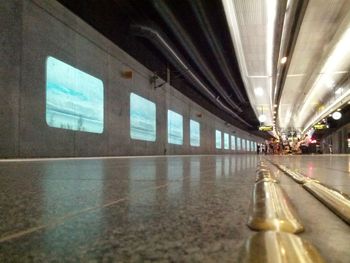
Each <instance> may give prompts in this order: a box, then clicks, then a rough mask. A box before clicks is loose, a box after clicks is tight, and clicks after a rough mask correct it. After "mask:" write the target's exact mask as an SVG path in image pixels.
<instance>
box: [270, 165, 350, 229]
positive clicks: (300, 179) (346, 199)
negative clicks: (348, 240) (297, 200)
mask: <svg viewBox="0 0 350 263" xmlns="http://www.w3.org/2000/svg"><path fill="white" fill-rule="evenodd" d="M270 162H271V163H272V164H273V165H275V166H276V167H277V168H279V169H280V170H281V171H283V172H284V173H285V174H287V175H288V176H290V177H291V178H292V179H293V180H294V181H296V182H297V183H299V184H302V186H303V188H304V189H306V190H307V191H308V192H310V193H311V194H312V195H313V196H315V197H316V198H317V199H318V200H319V201H320V202H321V203H323V204H324V205H325V206H326V207H328V208H329V209H330V210H331V211H333V212H334V213H335V214H336V215H337V216H339V217H340V218H341V219H343V220H344V221H345V222H346V223H348V224H350V196H349V195H347V194H345V193H343V192H341V191H339V190H337V189H335V188H333V187H330V186H328V185H325V184H323V183H321V182H319V181H317V180H315V179H312V178H309V177H307V176H305V175H303V174H301V173H299V172H297V171H293V170H292V169H289V168H288V167H286V166H284V165H280V164H276V163H274V162H272V161H270Z"/></svg>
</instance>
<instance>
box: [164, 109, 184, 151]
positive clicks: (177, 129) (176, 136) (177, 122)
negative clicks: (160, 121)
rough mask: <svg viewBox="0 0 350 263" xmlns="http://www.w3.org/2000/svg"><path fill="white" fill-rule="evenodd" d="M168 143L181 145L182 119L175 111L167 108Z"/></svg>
mask: <svg viewBox="0 0 350 263" xmlns="http://www.w3.org/2000/svg"><path fill="white" fill-rule="evenodd" d="M168 143H171V144H178V145H182V143H183V119H182V116H181V115H180V114H178V113H176V112H173V111H171V110H168Z"/></svg>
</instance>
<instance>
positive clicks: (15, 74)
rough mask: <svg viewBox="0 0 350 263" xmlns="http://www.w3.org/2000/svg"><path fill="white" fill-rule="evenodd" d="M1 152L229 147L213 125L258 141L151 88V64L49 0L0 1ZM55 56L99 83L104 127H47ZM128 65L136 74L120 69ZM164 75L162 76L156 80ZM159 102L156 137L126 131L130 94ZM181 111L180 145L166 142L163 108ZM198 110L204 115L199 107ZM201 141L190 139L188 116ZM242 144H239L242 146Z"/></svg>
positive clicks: (209, 150)
mask: <svg viewBox="0 0 350 263" xmlns="http://www.w3.org/2000/svg"><path fill="white" fill-rule="evenodd" d="M0 24H1V35H0V37H1V42H0V45H1V49H0V59H1V64H0V107H1V108H0V109H1V112H0V114H1V115H0V117H1V119H0V133H1V137H0V157H1V158H11V157H61V156H111V155H162V154H214V153H230V152H232V151H229V150H217V149H215V130H216V129H218V130H220V131H222V132H227V133H230V134H232V132H235V134H234V135H235V136H239V137H241V138H245V139H249V140H254V141H261V139H259V138H256V137H254V136H251V135H250V134H248V133H247V132H244V131H242V130H240V129H238V128H235V127H232V126H231V127H228V126H226V125H225V123H224V121H223V120H221V119H219V118H217V117H216V116H214V115H213V114H211V113H209V112H208V111H206V110H204V109H203V108H201V107H200V106H198V105H197V104H195V103H193V102H192V101H191V100H190V99H188V98H187V97H185V96H184V95H182V94H181V93H179V92H178V91H177V90H175V89H174V88H172V87H170V86H169V85H165V86H163V87H162V88H158V89H154V88H153V85H152V84H151V83H150V81H149V79H150V76H152V72H151V71H149V70H148V69H146V68H145V67H144V66H142V65H141V64H140V63H138V62H137V61H136V60H135V59H133V58H132V57H130V56H129V55H128V54H126V53H125V52H123V51H122V50H121V49H119V48H118V47H117V46H116V45H114V44H113V43H112V42H110V41H109V40H107V39H106V38H104V37H103V36H102V35H101V34H99V33H98V32H96V31H95V30H94V29H93V28H91V27H90V26H89V25H87V24H86V23H84V22H83V21H82V20H81V19H79V18H78V17H76V16H75V15H73V14H72V13H70V12H69V11H68V10H67V9H65V8H64V7H63V6H61V5H60V4H59V3H57V2H56V1H53V0H47V1H44V0H11V1H7V0H5V1H0ZM48 56H52V57H55V58H57V59H59V60H61V61H63V62H65V63H67V64H70V65H72V66H73V67H76V68H78V69H80V70H82V71H84V72H86V73H88V74H90V75H92V76H94V77H97V78H99V79H101V80H102V81H103V83H104V97H105V105H104V132H103V133H102V134H94V133H86V132H76V131H71V130H64V129H57V128H51V127H49V126H48V125H47V124H46V120H45V107H46V105H45V102H46V97H45V88H46V86H45V85H46V83H45V74H46V59H47V57H48ZM124 70H131V71H132V72H133V77H132V78H131V79H126V78H123V77H122V74H121V73H122V72H123V71H124ZM161 81H162V80H159V83H161ZM130 92H134V93H136V94H138V95H140V96H142V97H145V98H147V99H149V100H151V101H153V102H155V103H156V105H157V140H156V142H144V141H138V140H131V139H130V129H129V127H130V123H129V114H130V113H129V96H130ZM168 109H171V110H173V111H175V112H178V113H180V114H182V115H183V117H184V145H182V146H178V145H171V144H168V143H167V116H166V114H167V110H168ZM198 113H200V114H201V115H202V117H201V118H198V117H197V115H198ZM190 118H191V119H193V120H196V121H198V122H200V125H201V127H200V128H201V130H200V132H201V146H200V147H191V146H190V145H189V119H190ZM241 152H242V151H241Z"/></svg>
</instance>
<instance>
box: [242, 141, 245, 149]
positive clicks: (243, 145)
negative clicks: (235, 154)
mask: <svg viewBox="0 0 350 263" xmlns="http://www.w3.org/2000/svg"><path fill="white" fill-rule="evenodd" d="M242 150H243V151H245V139H242Z"/></svg>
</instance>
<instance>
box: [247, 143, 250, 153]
mask: <svg viewBox="0 0 350 263" xmlns="http://www.w3.org/2000/svg"><path fill="white" fill-rule="evenodd" d="M247 151H250V141H249V140H247Z"/></svg>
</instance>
